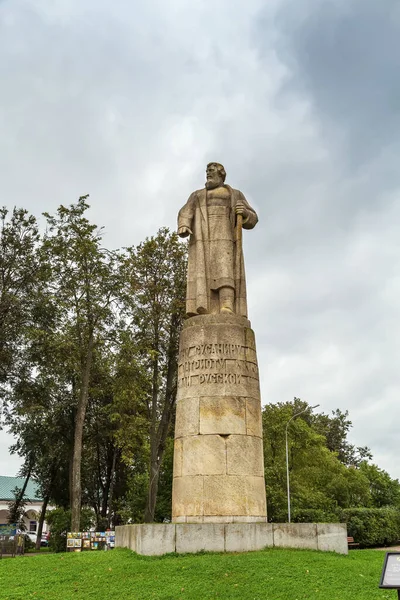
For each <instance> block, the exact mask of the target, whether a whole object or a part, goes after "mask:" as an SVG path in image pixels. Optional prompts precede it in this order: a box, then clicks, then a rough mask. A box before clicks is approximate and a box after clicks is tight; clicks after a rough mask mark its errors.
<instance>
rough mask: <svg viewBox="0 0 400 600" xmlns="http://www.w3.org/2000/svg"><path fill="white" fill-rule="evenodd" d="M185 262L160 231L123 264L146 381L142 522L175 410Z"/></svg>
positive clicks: (180, 247) (180, 248)
mask: <svg viewBox="0 0 400 600" xmlns="http://www.w3.org/2000/svg"><path fill="white" fill-rule="evenodd" d="M186 262H187V247H186V244H182V243H181V242H180V241H179V238H178V236H177V235H176V234H175V233H172V234H171V233H170V232H169V231H168V229H166V228H163V229H160V230H159V231H158V233H157V235H156V236H155V237H151V238H147V239H146V240H145V242H143V243H142V244H139V246H137V247H136V248H133V247H132V248H129V249H128V257H127V260H126V262H125V265H124V272H125V277H124V278H125V280H128V281H129V282H130V285H129V288H128V290H127V291H128V294H127V296H126V298H125V302H126V307H127V317H128V319H129V320H130V321H131V322H132V328H133V331H134V343H135V347H136V353H137V355H138V356H139V357H140V358H141V363H142V367H143V372H144V373H145V377H146V382H145V384H144V386H142V390H145V394H144V395H142V398H143V401H144V403H145V410H146V418H147V436H146V437H147V445H148V452H149V461H148V462H149V481H148V493H147V500H146V506H145V511H144V520H145V521H146V522H150V521H153V520H154V517H155V509H156V500H157V493H158V484H159V477H160V469H161V465H162V461H163V457H164V453H165V448H166V443H167V436H168V431H169V428H170V424H171V421H172V419H173V414H174V410H175V399H176V389H177V371H178V346H179V335H180V331H181V327H182V322H183V317H184V310H185V308H184V307H185V289H186ZM125 437H126V436H125Z"/></svg>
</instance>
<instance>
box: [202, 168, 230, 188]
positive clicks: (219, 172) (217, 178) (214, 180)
mask: <svg viewBox="0 0 400 600" xmlns="http://www.w3.org/2000/svg"><path fill="white" fill-rule="evenodd" d="M206 177H207V180H206V188H207V189H209V190H212V189H214V188H216V187H219V186H220V185H223V184H224V181H225V177H226V172H225V169H224V167H223V166H222V165H221V164H220V163H216V162H211V163H208V165H207V169H206Z"/></svg>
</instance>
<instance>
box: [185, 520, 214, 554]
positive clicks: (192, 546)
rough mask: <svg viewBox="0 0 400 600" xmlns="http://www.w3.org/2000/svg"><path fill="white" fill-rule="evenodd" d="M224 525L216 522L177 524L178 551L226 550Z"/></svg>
mask: <svg viewBox="0 0 400 600" xmlns="http://www.w3.org/2000/svg"><path fill="white" fill-rule="evenodd" d="M224 527H225V526H224V525H223V524H222V525H218V524H216V523H215V524H214V523H201V524H200V523H199V524H195V523H187V524H186V525H176V552H178V554H183V553H185V552H191V553H195V552H201V551H206V552H224V551H225V533H224Z"/></svg>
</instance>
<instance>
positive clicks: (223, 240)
mask: <svg viewBox="0 0 400 600" xmlns="http://www.w3.org/2000/svg"><path fill="white" fill-rule="evenodd" d="M225 176H226V173H225V169H224V167H223V166H222V165H221V164H219V163H210V164H208V165H207V170H206V177H207V181H206V185H205V188H203V189H201V190H197V191H195V192H193V193H192V194H191V195H190V197H189V199H188V201H187V203H186V204H185V206H183V207H182V208H181V210H180V211H179V215H178V235H180V236H181V237H187V236H189V235H190V240H189V261H188V275H187V290H186V312H187V315H188V316H193V315H196V314H202V313H224V314H230V313H236V314H238V315H247V301H246V280H245V273H244V259H243V251H242V243H241V239H242V227H244V228H245V229H253V227H255V225H256V224H257V221H258V217H257V214H256V213H255V211H254V210H253V209H252V208H251V206H250V205H249V203H248V202H247V200H246V199H245V197H244V195H243V194H242V192H240V191H239V190H235V189H234V188H231V187H230V186H226V185H224V181H225Z"/></svg>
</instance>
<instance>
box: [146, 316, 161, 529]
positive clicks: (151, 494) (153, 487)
mask: <svg viewBox="0 0 400 600" xmlns="http://www.w3.org/2000/svg"><path fill="white" fill-rule="evenodd" d="M153 352H154V355H155V356H154V359H153V377H152V390H151V393H152V399H151V417H150V418H151V420H150V478H149V490H148V493H147V498H146V507H145V510H144V522H145V523H152V522H153V521H154V512H155V507H156V498H157V489H158V460H157V453H158V440H157V404H158V393H159V364H158V361H159V330H158V323H157V324H156V325H155V333H154V346H153Z"/></svg>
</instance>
